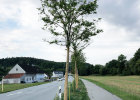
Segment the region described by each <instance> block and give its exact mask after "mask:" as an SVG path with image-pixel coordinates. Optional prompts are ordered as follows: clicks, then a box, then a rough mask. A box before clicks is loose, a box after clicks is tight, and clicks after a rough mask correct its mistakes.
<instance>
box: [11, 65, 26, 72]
mask: <svg viewBox="0 0 140 100" xmlns="http://www.w3.org/2000/svg"><path fill="white" fill-rule="evenodd" d="M17 73H25V71H24V70H23V69H22V68H21V67H20V66H19V65H18V64H16V65H15V66H14V67H13V68H12V69H11V70H10V71H9V74H17Z"/></svg>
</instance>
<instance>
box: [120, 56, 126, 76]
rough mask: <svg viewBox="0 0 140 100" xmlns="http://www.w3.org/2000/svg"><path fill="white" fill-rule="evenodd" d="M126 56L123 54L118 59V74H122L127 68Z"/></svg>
mask: <svg viewBox="0 0 140 100" xmlns="http://www.w3.org/2000/svg"><path fill="white" fill-rule="evenodd" d="M126 61H127V60H126V56H124V55H123V54H121V55H120V56H119V57H118V73H119V74H122V72H123V70H124V68H125V64H126Z"/></svg>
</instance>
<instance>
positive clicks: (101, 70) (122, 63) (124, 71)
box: [81, 48, 140, 75]
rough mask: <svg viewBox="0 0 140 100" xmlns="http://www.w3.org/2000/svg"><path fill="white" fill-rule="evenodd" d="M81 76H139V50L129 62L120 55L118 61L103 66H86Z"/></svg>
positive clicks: (114, 60)
mask: <svg viewBox="0 0 140 100" xmlns="http://www.w3.org/2000/svg"><path fill="white" fill-rule="evenodd" d="M83 71H84V74H81V75H92V74H94V75H95V74H97V75H140V48H139V49H138V50H137V51H136V53H135V54H134V57H133V58H131V59H130V60H128V61H127V60H126V56H124V55H123V54H121V55H120V56H118V59H113V60H111V61H109V62H108V63H106V64H105V65H88V66H87V67H85V69H83Z"/></svg>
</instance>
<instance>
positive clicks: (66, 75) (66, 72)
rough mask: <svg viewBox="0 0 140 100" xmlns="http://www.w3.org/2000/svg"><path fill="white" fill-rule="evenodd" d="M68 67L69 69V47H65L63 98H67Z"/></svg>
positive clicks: (65, 99)
mask: <svg viewBox="0 0 140 100" xmlns="http://www.w3.org/2000/svg"><path fill="white" fill-rule="evenodd" d="M68 69H69V47H67V61H66V70H65V87H64V100H67V94H68V90H67V89H68Z"/></svg>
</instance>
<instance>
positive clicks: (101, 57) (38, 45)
mask: <svg viewBox="0 0 140 100" xmlns="http://www.w3.org/2000/svg"><path fill="white" fill-rule="evenodd" d="M113 2H114V1H113V0H108V1H106V2H102V3H101V8H100V5H99V14H98V15H97V16H99V17H101V18H102V21H101V22H100V24H99V27H101V28H102V29H103V30H104V32H103V33H101V34H99V35H97V36H95V37H93V43H92V44H91V45H90V46H89V47H87V48H86V49H85V50H84V52H85V53H86V58H87V62H90V63H92V64H105V63H106V62H107V61H109V60H111V59H117V57H118V55H120V54H121V53H123V54H124V55H126V56H127V57H128V59H129V58H131V57H132V56H133V54H134V52H135V51H136V50H137V49H138V48H139V47H140V44H139V42H138V41H139V40H140V38H139V37H138V36H137V34H136V31H133V30H131V29H126V28H125V26H122V25H121V26H120V25H118V24H115V23H114V22H111V20H108V19H112V18H113V17H114V15H113V14H114V13H115V12H109V16H107V17H108V19H106V15H107V14H108V12H107V11H106V10H105V9H103V8H104V5H105V4H108V3H110V4H111V3H113ZM121 4H122V0H118V1H117V6H119V5H121ZM38 7H40V0H0V23H1V22H2V21H3V22H6V20H8V19H11V20H14V21H15V22H16V23H17V25H18V27H14V28H11V29H6V30H5V29H3V28H0V58H3V57H12V56H14V57H16V56H28V57H29V56H30V57H37V58H43V59H47V60H54V61H65V59H66V51H65V47H60V46H56V45H49V44H48V43H45V42H43V40H42V39H43V38H47V39H50V38H51V36H50V34H49V32H48V31H44V30H42V29H41V27H42V26H43V23H42V22H41V20H40V17H39V15H38V10H37V9H36V8H38ZM136 8H137V10H138V11H139V9H140V5H138V4H137V5H136ZM123 9H125V8H123ZM109 17H110V18H109ZM111 17H112V18H111ZM133 17H134V16H133ZM137 24H138V25H139V24H140V21H137ZM136 30H137V29H136Z"/></svg>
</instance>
